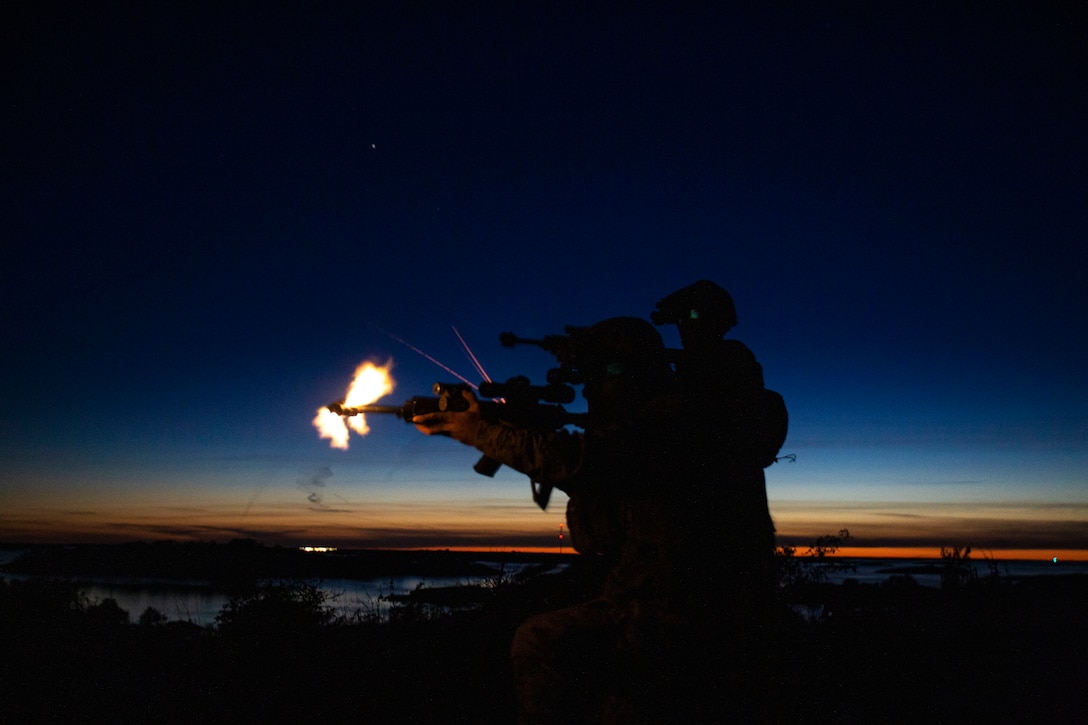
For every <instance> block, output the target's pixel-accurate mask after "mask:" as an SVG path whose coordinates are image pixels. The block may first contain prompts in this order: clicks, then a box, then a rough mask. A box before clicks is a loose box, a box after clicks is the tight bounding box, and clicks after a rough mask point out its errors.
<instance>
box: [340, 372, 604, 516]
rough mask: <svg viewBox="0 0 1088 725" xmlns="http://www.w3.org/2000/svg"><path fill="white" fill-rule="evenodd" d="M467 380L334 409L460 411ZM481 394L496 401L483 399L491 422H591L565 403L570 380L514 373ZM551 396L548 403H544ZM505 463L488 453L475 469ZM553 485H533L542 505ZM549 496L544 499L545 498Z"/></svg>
mask: <svg viewBox="0 0 1088 725" xmlns="http://www.w3.org/2000/svg"><path fill="white" fill-rule="evenodd" d="M470 389H471V386H469V385H466V384H465V383H441V382H438V383H435V384H434V385H433V386H432V388H431V390H432V392H434V394H435V397H429V396H415V397H412V398H409V399H408V400H407V401H405V402H404V403H403V404H402V405H359V406H355V407H346V406H345V405H344V403H343V401H338V402H334V403H329V404H328V405H327V406H325V407H326V408H328V409H329V411H331V412H333V413H335V414H337V415H343V416H348V417H350V416H353V415H359V414H360V413H364V414H365V413H377V414H380V415H395V416H396V417H398V418H400V419H401V420H403V421H405V422H406V423H411V422H412V418H414V417H415V416H417V415H424V414H426V413H444V412H457V411H462V410H466V409H468V401H467V400H465V398H464V396H463V395H462V392H463V391H465V390H470ZM479 390H480V395H481V396H484V397H485V398H492V400H480V415H481V416H482V417H483V418H484V420H487V421H489V422H493V423H499V422H504V423H509V424H511V425H515V426H518V427H520V428H529V429H533V430H558V429H559V428H562V427H564V426H566V425H576V426H580V427H583V428H584V427H585V414H584V413H569V412H567V411H566V410H565V409H564V408H563V406H562V403H570V402H571V401H573V400H574V389H573V388H571V387H570V386H567V385H559V384H549V385H532V384H530V383H529V379H528V378H526V377H524V376H518V377H515V378H510V379H509V380H507V381H506V382H505V383H492V382H483V383H480V387H479ZM541 401H546V402H541ZM501 466H502V464H501V463H500V462H498V461H496V460H495V459H493V458H489V457H488V456H482V457H481V458H480V460H479V461H477V462H476V465H474V466H473V467H472V468H473V470H474V471H476V472H477V473H479V474H481V475H484V476H489V477H491V476H494V475H495V473H496V472H497V471H498V470H499V468H500V467H501ZM550 493H551V488H550V487H548V488H547V490H546V492H544V489H543V487H541V488H540V489H538V488H537V485H536V483H535V482H534V485H533V498H534V500H536V501H537V503H538V504H541V508H544V507H545V506H547V500H548V496H549V495H550ZM541 500H543V503H541Z"/></svg>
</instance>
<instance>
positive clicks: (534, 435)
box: [476, 421, 585, 492]
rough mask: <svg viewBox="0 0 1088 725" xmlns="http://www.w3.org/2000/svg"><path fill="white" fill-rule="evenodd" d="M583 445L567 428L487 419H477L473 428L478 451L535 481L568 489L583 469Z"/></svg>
mask: <svg viewBox="0 0 1088 725" xmlns="http://www.w3.org/2000/svg"><path fill="white" fill-rule="evenodd" d="M584 445H585V442H584V439H583V437H582V436H581V435H580V434H578V433H571V432H569V431H566V430H559V431H530V430H525V429H523V428H515V427H514V426H511V425H507V424H505V423H491V422H488V421H480V425H479V427H478V428H477V429H476V448H477V449H479V450H480V452H482V453H484V454H485V455H487V456H488V457H489V458H493V459H495V460H496V461H498V462H499V463H502V464H503V465H505V466H509V467H510V468H513V469H514V470H515V471H520V472H521V473H524V474H525V475H527V476H529V477H530V478H532V479H533V480H534V481H539V482H541V483H546V484H549V485H552V486H555V487H556V488H558V489H560V490H561V491H567V492H569V489H568V484H570V482H571V481H572V479H575V478H576V476H577V474H578V472H579V470H580V469H581V468H582V462H583V458H584Z"/></svg>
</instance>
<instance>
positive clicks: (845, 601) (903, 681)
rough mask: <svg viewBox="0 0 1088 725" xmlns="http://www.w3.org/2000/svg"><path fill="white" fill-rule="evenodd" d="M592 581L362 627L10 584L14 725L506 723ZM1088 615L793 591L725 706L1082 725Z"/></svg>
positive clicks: (4, 661) (798, 580) (315, 599)
mask: <svg viewBox="0 0 1088 725" xmlns="http://www.w3.org/2000/svg"><path fill="white" fill-rule="evenodd" d="M223 546H226V547H229V546H231V545H223ZM235 546H237V547H242V548H247V547H250V548H251V547H252V544H236V545H235ZM167 548H169V547H167ZM180 548H182V549H184V548H186V547H185V546H182V547H180ZM320 558H321V557H317V559H320ZM349 558H350V557H349ZM489 558H490V557H489ZM315 560H316V559H315ZM960 563H962V562H960ZM583 575H585V576H583ZM595 576H596V573H594V572H587V571H586V570H584V569H582V567H581V566H580V565H578V564H576V565H574V566H571V567H569V568H568V569H567V570H566V572H564V573H563V574H559V575H549V576H526V577H510V578H498V579H495V580H493V581H492V582H491V583H490V586H488V587H486V596H479V597H476V598H475V600H474V601H475V602H476V606H475V607H473V608H471V609H464V610H458V609H450V608H444V607H441V606H435V601H436V597H435V596H434V594H435V592H431V596H429V597H408V598H405V599H403V600H400V601H398V602H397V603H395V604H394V605H393V607H392V609H390V610H389V611H388V612H386V613H385V614H383V615H382V614H379V613H378V612H362V613H360V614H359V615H358V616H343V615H337V614H334V612H333V610H332V609H331V607H330V606H329V604H330V603H329V601H328V600H327V599H326V598H325V597H324V596H323V595H319V593H318V590H317V589H316V588H315V587H313V586H312V585H307V584H304V583H297V584H290V583H281V584H276V585H270V584H266V585H258V586H257V587H256V588H251V589H250V590H248V591H247V592H246V593H244V594H239V595H238V596H237V597H235V598H234V599H233V600H232V601H231V603H230V604H229V605H228V606H227V607H225V608H224V611H223V613H222V614H221V615H220V617H219V619H218V620H217V623H216V625H215V626H211V627H199V626H196V625H194V624H192V623H189V622H184V621H167V620H166V619H165V618H163V617H161V616H155V613H148V612H144V613H137V612H133V613H131V615H132V616H130V614H129V613H127V612H124V611H123V610H120V609H119V608H118V607H117V605H116V603H113V602H112V600H106V601H104V602H87V601H85V600H83V599H82V598H81V597H80V595H79V592H78V587H77V586H76V585H74V584H72V583H71V582H69V581H67V580H64V579H57V578H53V577H49V576H32V577H28V578H18V579H10V580H8V581H4V582H2V583H0V639H2V641H3V642H4V646H3V647H2V648H0V678H2V692H3V697H0V722H61V721H63V722H94V721H110V722H147V721H155V722H225V721H238V722H255V721H270V720H271V721H277V722H278V721H284V720H288V719H290V720H296V721H303V722H317V721H327V720H332V721H343V720H347V719H351V720H357V721H366V722H378V723H393V722H396V723H451V722H472V723H490V722H497V723H510V722H513V721H514V701H513V684H512V677H511V672H510V665H509V659H508V650H509V644H510V639H511V637H512V635H513V632H514V630H515V628H516V627H517V625H518V624H519V623H520V622H522V621H524V619H525V618H526V617H527V616H529V615H530V614H532V613H534V612H537V611H544V610H548V609H553V608H555V607H560V606H564V605H565V604H568V603H571V602H575V601H580V600H581V598H583V597H584V596H585V594H586V591H585V588H586V586H587V582H590V581H593V580H594V578H595ZM262 587H264V588H262ZM270 587H271V588H270ZM1086 602H1088V578H1086V577H1084V576H1078V575H1071V576H1039V577H1028V578H1023V579H1009V578H1003V577H1000V576H989V577H958V576H949V577H947V578H946V579H945V580H944V582H943V583H942V587H941V588H929V587H923V586H919V585H918V584H917V583H916V582H915V581H914V580H913V579H912V578H911V577H910V576H909V575H899V576H895V577H892V578H891V579H889V580H888V581H887V582H885V583H882V584H861V583H858V582H856V581H850V580H847V582H846V583H845V584H829V583H827V582H826V581H825V580H823V579H822V577H819V576H815V577H813V576H799V577H794V578H793V580H792V581H791V582H790V583H788V584H787V585H785V586H784V587H783V589H782V603H781V610H780V617H779V619H778V621H777V624H775V625H774V626H772V627H770V628H769V629H768V630H767V631H765V632H761V633H760V634H759V636H760V641H761V642H762V643H763V644H764V646H763V647H762V648H761V650H760V651H761V654H759V655H758V660H756V661H747V662H743V663H736V666H737V670H738V671H743V672H744V678H743V680H740V679H738V680H733V679H731V678H728V677H725V678H723V680H722V682H721V687H722V691H723V693H726V695H727V697H725V698H723V699H724V701H725V702H735V703H737V705H736V707H737V709H738V710H739V711H741V712H742V713H743V714H744V716H745V717H744V718H743V719H744V720H745V721H765V722H790V723H862V722H904V723H905V722H911V723H913V722H920V721H924V722H944V723H959V722H962V723H968V722H971V723H973V722H984V721H994V722H1025V723H1027V722H1050V723H1067V722H1068V723H1073V722H1078V723H1080V722H1086V721H1088V698H1085V697H1084V691H1083V686H1084V683H1085V682H1088V658H1085V657H1084V652H1085V651H1088V649H1086V648H1088V607H1086V606H1085V603H1086ZM801 605H804V606H803V607H802V606H801ZM800 612H804V614H805V616H801V614H800ZM741 683H743V684H741ZM742 703H743V706H742ZM731 719H733V718H732V717H731V714H730V713H728V712H721V713H708V714H707V720H706V721H707V722H728V721H730V720H731Z"/></svg>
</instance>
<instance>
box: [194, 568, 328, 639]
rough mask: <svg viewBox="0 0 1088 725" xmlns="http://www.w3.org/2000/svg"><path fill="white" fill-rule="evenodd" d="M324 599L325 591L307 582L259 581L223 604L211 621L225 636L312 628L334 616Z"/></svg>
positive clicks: (326, 600)
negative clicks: (213, 620)
mask: <svg viewBox="0 0 1088 725" xmlns="http://www.w3.org/2000/svg"><path fill="white" fill-rule="evenodd" d="M328 600H329V595H328V594H327V593H326V592H324V591H322V590H321V589H320V588H319V587H318V586H316V585H314V584H309V583H307V582H300V581H277V582H271V583H266V584H261V585H258V586H257V587H255V588H253V589H252V590H250V591H247V592H245V593H243V594H239V595H237V596H235V597H233V598H232V599H231V600H230V601H229V602H227V603H226V604H225V605H223V608H222V609H221V610H220V611H219V614H217V615H216V617H215V623H216V627H217V628H218V630H219V632H220V633H221V634H223V635H225V636H229V637H246V636H258V637H260V636H268V635H275V634H281V633H284V632H301V631H310V630H316V629H318V628H320V627H323V626H325V625H328V624H331V623H332V622H333V621H334V620H335V619H336V612H335V610H334V609H333V608H332V607H331V606H329V601H328Z"/></svg>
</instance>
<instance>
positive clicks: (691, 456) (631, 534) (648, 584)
mask: <svg viewBox="0 0 1088 725" xmlns="http://www.w3.org/2000/svg"><path fill="white" fill-rule="evenodd" d="M576 342H577V346H578V348H577V357H578V368H579V372H580V373H581V376H582V379H583V382H584V386H585V387H584V390H583V395H584V396H585V398H586V400H587V401H588V404H589V412H588V421H587V424H586V430H585V433H584V434H581V433H572V432H568V431H549V432H541V431H532V430H525V429H520V428H515V427H513V426H510V425H507V424H502V423H489V422H486V421H484V420H481V419H480V417H479V415H478V412H477V411H478V408H476V406H475V405H474V404H470V409H469V410H468V411H466V412H464V413H436V414H431V415H427V416H419V417H418V418H417V419H415V421H416V422H418V423H419V424H420V425H418V427H419V429H420V430H421V431H422V432H424V433H428V434H432V433H437V432H446V433H449V434H450V435H451V436H452V437H454V438H455V439H457V440H459V441H461V442H463V443H466V444H469V445H473V446H475V447H476V448H478V449H479V450H480V451H482V452H483V453H485V454H486V455H487V456H489V457H491V458H493V459H495V460H497V461H500V462H501V463H503V464H506V465H508V466H510V467H512V468H514V469H516V470H518V471H521V472H523V473H526V474H528V475H529V476H530V477H531V478H532V479H533V480H535V481H540V482H542V483H545V484H549V485H553V486H555V487H556V488H559V489H560V490H563V491H565V492H566V493H567V494H568V496H569V501H568V505H567V523H568V527H569V530H570V532H571V536H572V540H573V544H574V546H575V548H576V549H577V550H578V551H579V552H580V553H583V554H590V555H598V556H602V557H606V558H607V559H608V560H609V561H612V562H614V565H613V566H612V568H611V569H610V572H609V574H608V576H607V578H606V581H605V583H604V585H603V588H602V591H601V593H600V596H599V597H597V598H595V599H592V600H590V601H587V602H585V603H582V604H579V605H575V606H573V607H568V608H565V609H561V610H556V611H553V612H547V613H544V614H540V615H537V616H535V617H532V618H530V619H529V620H528V621H527V622H525V623H524V624H523V625H522V626H521V627H520V628H519V629H518V631H517V634H516V635H515V638H514V642H513V645H512V650H511V652H512V658H513V664H514V669H515V676H516V679H517V685H518V697H519V705H520V707H521V716H522V721H523V722H526V723H531V722H540V723H558V722H593V721H596V720H599V719H600V718H601V717H602V716H605V715H607V716H608V717H610V718H612V719H613V721H624V720H623V719H622V717H623V716H624V715H626V716H627V720H632V719H635V718H637V721H645V722H669V721H676V722H686V721H690V720H689V719H687V718H690V717H691V716H692V715H699V714H704V713H703V712H702V710H701V706H695V707H694V708H687V707H685V706H686V705H690V704H693V703H695V702H697V699H696V696H701V695H702V694H704V693H705V692H706V688H707V687H708V686H716V685H717V684H718V683H717V682H716V681H713V682H711V681H708V680H706V679H700V678H698V677H696V675H697V674H698V673H699V672H701V671H702V663H703V661H704V658H705V655H706V654H707V652H706V647H707V645H709V646H710V647H712V648H713V647H717V646H718V645H717V644H715V643H716V642H724V641H725V640H722V639H721V637H719V636H718V631H719V630H720V629H721V628H722V627H723V626H726V625H727V624H728V625H729V626H731V625H732V622H730V623H724V622H723V621H722V617H721V616H720V611H721V610H720V609H719V606H720V604H721V600H720V597H721V596H722V594H723V593H724V594H727V595H730V596H731V595H732V593H731V592H726V591H723V590H722V589H721V588H722V587H723V586H724V585H725V578H726V574H728V573H729V572H731V571H732V569H731V568H730V566H728V565H727V564H726V563H725V562H726V561H727V560H730V559H731V557H730V556H729V555H728V552H723V551H721V550H720V549H719V546H720V544H721V539H722V535H723V534H724V533H728V532H724V531H723V530H722V525H723V522H724V521H725V518H724V517H727V516H728V517H729V520H732V518H731V517H732V514H731V513H729V512H727V511H725V510H723V509H722V508H721V507H723V506H728V505H731V504H732V503H733V501H734V499H735V496H733V495H732V493H731V492H726V493H725V494H724V495H720V494H719V492H717V491H714V490H711V489H713V488H714V487H718V486H720V484H721V483H722V478H721V476H718V475H711V473H712V472H711V471H710V468H711V467H712V466H713V465H714V463H713V461H712V462H711V463H710V464H709V465H707V464H705V463H704V462H703V461H702V460H700V457H701V456H703V455H709V453H708V451H709V452H713V451H714V448H715V446H716V445H717V444H718V443H719V442H720V440H721V436H720V435H719V434H718V432H717V429H716V428H712V429H704V425H705V423H706V420H707V419H709V418H707V419H704V418H703V416H702V415H701V414H700V415H692V411H691V409H690V407H689V406H690V401H688V400H687V399H686V398H685V397H684V396H682V395H678V394H677V393H676V390H675V387H674V385H673V380H672V376H671V371H670V369H669V366H668V361H667V358H666V354H665V348H664V344H663V343H662V341H661V337H660V335H659V334H658V333H657V331H656V330H654V329H653V327H652V326H651V325H649V324H648V323H647V322H645V321H644V320H639V319H636V318H613V319H609V320H605V321H603V322H600V323H597V324H596V325H593V326H591V327H589V328H585V329H584V330H583V331H581V332H579V333H578V336H577V340H576ZM466 397H467V398H470V403H474V399H473V398H472V396H471V394H466ZM715 455H717V454H715ZM723 553H724V554H726V556H725V558H724V559H723V558H721V557H720V556H719V555H720V554H723Z"/></svg>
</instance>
